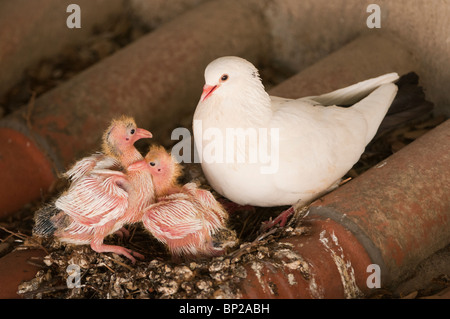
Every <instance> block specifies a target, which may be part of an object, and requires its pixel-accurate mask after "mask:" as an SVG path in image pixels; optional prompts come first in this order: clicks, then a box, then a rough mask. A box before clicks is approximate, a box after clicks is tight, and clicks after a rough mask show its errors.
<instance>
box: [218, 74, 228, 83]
mask: <svg viewBox="0 0 450 319" xmlns="http://www.w3.org/2000/svg"><path fill="white" fill-rule="evenodd" d="M226 80H228V74H224V75H222V77H221V78H220V81H222V82H225V81H226Z"/></svg>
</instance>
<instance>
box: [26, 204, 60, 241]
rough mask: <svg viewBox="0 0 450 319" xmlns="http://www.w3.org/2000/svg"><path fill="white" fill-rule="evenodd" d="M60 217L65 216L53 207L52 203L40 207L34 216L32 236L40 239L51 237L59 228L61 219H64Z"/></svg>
mask: <svg viewBox="0 0 450 319" xmlns="http://www.w3.org/2000/svg"><path fill="white" fill-rule="evenodd" d="M60 215H65V214H64V213H63V212H62V211H61V210H59V209H58V208H57V207H56V206H55V203H54V202H52V203H49V204H46V205H45V206H43V207H41V208H40V209H39V210H37V211H36V213H35V214H34V227H33V235H36V236H41V237H48V236H51V235H53V234H54V233H55V231H56V230H57V229H58V228H59V227H60V226H61V225H60V223H61V219H64V218H61V217H62V216H60Z"/></svg>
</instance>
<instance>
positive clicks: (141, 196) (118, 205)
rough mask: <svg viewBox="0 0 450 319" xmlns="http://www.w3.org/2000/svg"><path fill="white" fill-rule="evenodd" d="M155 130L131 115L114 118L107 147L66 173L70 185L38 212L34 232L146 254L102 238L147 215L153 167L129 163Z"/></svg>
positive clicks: (138, 157)
mask: <svg viewBox="0 0 450 319" xmlns="http://www.w3.org/2000/svg"><path fill="white" fill-rule="evenodd" d="M150 137H152V135H151V133H150V132H148V131H146V130H144V129H140V128H137V127H136V124H135V122H134V120H133V119H132V118H128V117H122V118H120V119H118V120H114V121H113V122H112V123H111V125H110V127H109V128H108V129H107V130H106V132H105V134H104V135H103V153H98V154H94V155H92V156H90V157H88V158H84V159H82V160H80V161H78V162H77V163H76V164H75V165H74V166H73V167H72V168H71V169H70V170H69V171H68V172H66V173H65V175H66V176H67V177H68V178H69V179H70V180H71V185H70V187H69V189H68V190H67V191H66V192H64V193H63V194H62V195H61V196H60V197H59V198H57V199H56V201H54V202H53V203H50V204H49V205H47V206H45V207H43V208H42V209H40V210H39V211H37V212H36V215H35V221H36V224H35V227H34V229H33V233H34V234H36V235H38V236H48V235H52V234H53V235H54V236H56V237H57V238H58V239H59V240H60V241H62V242H67V243H72V244H77V245H83V244H90V246H91V248H92V249H93V250H94V251H96V252H99V253H102V252H113V253H116V254H119V255H124V256H125V257H127V258H129V259H130V260H131V261H132V262H133V263H134V262H135V261H136V260H135V258H134V256H136V257H138V258H143V256H142V255H141V254H139V253H137V252H134V251H132V250H130V249H126V248H124V247H120V246H112V245H105V244H103V240H104V238H105V237H106V236H108V235H110V234H112V233H116V232H117V233H118V234H126V233H127V230H126V229H125V228H123V226H124V225H125V224H131V223H135V222H137V221H140V220H141V218H142V210H143V208H144V207H147V206H149V205H150V204H151V203H152V202H153V201H154V189H153V184H152V179H151V173H150V171H149V170H148V169H145V168H146V166H145V165H144V167H141V166H139V165H135V166H134V169H133V168H131V169H130V168H129V166H130V165H131V164H132V163H134V162H136V161H139V160H143V157H142V155H141V154H140V153H139V151H138V150H137V149H136V148H135V147H134V145H133V144H134V143H135V142H136V141H137V140H139V139H140V138H150Z"/></svg>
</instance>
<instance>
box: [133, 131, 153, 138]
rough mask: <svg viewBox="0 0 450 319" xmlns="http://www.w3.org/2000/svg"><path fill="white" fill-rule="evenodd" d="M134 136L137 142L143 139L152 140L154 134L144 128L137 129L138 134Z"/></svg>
mask: <svg viewBox="0 0 450 319" xmlns="http://www.w3.org/2000/svg"><path fill="white" fill-rule="evenodd" d="M134 136H135V139H136V141H137V140H140V139H141V138H152V137H153V135H152V133H150V132H149V131H147V130H144V129H143V128H138V129H136V133H135V135H134Z"/></svg>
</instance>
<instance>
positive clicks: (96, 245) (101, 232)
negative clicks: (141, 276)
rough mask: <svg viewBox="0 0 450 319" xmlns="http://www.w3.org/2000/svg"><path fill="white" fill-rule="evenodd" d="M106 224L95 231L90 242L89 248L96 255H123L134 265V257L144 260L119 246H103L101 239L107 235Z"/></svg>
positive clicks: (137, 254)
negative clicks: (96, 253)
mask: <svg viewBox="0 0 450 319" xmlns="http://www.w3.org/2000/svg"><path fill="white" fill-rule="evenodd" d="M108 228H109V227H108V224H106V225H104V226H102V227H99V228H98V229H96V231H95V234H94V238H93V239H92V241H91V248H92V249H93V250H94V251H96V252H98V253H109V252H111V253H115V254H118V255H123V256H125V257H127V258H128V259H130V260H131V262H132V263H133V264H134V263H135V262H136V259H135V258H134V257H137V258H139V259H144V258H145V257H144V256H143V255H141V254H139V253H137V252H135V251H133V250H131V249H128V248H125V247H121V246H114V245H105V244H103V238H105V236H106V235H107V234H108V233H109V232H108Z"/></svg>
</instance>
